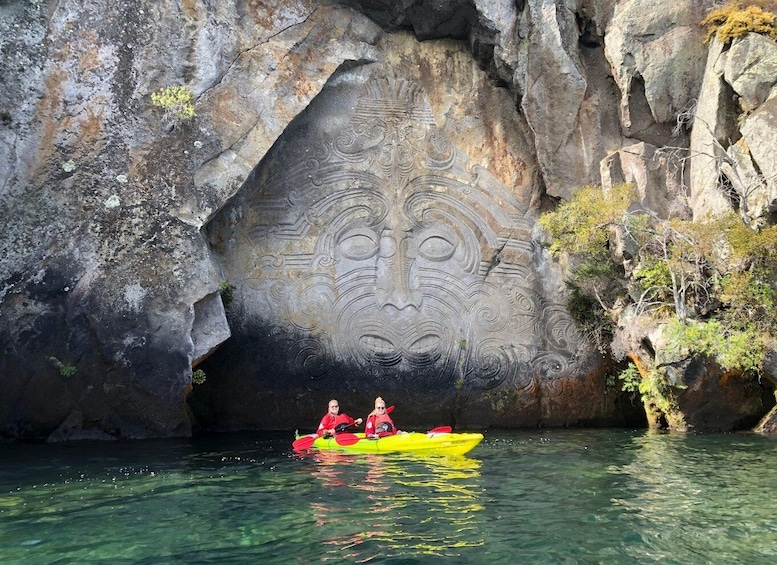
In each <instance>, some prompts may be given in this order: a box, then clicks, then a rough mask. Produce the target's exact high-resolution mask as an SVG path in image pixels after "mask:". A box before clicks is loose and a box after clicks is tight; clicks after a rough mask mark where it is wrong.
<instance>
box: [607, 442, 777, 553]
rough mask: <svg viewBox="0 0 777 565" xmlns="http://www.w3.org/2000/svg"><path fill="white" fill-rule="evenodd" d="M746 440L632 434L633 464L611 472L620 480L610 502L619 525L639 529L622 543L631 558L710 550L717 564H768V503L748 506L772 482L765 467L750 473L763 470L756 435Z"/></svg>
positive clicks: (776, 540) (773, 535)
mask: <svg viewBox="0 0 777 565" xmlns="http://www.w3.org/2000/svg"><path fill="white" fill-rule="evenodd" d="M747 437H748V436H742V441H739V442H737V441H732V439H731V438H730V437H726V436H712V437H710V436H705V437H701V436H686V435H680V434H665V433H657V432H649V433H645V434H643V435H640V436H636V437H634V438H633V440H632V444H633V445H632V446H631V447H632V448H633V454H634V459H633V461H632V462H631V463H629V464H626V465H623V466H621V467H617V468H612V469H611V472H612V473H613V474H614V475H616V476H619V479H618V482H619V483H620V489H619V490H618V491H616V492H617V493H618V494H620V496H615V497H613V499H612V503H613V505H615V506H616V507H618V508H619V509H620V516H621V520H622V521H623V523H624V524H631V527H632V528H633V529H634V530H635V531H638V532H641V533H642V539H641V540H640V541H641V544H640V547H638V548H625V549H626V550H627V551H628V553H630V554H631V555H632V557H635V558H644V557H645V556H646V555H648V554H649V555H650V556H651V558H653V559H655V558H661V557H662V556H663V557H664V558H670V557H672V556H676V555H677V554H678V551H679V550H681V551H683V552H684V553H685V552H687V553H688V554H690V555H705V554H706V555H715V556H716V561H717V562H721V563H724V562H725V563H733V562H740V561H739V560H740V559H741V558H742V556H748V557H749V559H751V561H749V562H751V563H756V562H764V563H766V562H769V563H773V562H775V558H777V529H775V523H776V522H775V520H774V515H773V513H772V508H773V505H769V506H768V507H765V506H764V505H762V504H758V503H755V501H756V500H757V498H758V492H761V493H762V494H763V495H764V496H771V495H773V494H774V493H775V488H774V481H773V480H772V479H771V478H770V475H771V473H770V472H767V473H764V474H763V475H762V476H759V474H760V473H759V472H758V471H757V470H758V469H759V468H761V469H762V470H766V469H767V468H769V467H770V465H769V464H768V463H767V462H766V461H765V453H764V450H763V438H760V439H759V441H758V442H757V443H756V442H750V441H748V439H747ZM766 459H768V457H767V458H766ZM754 471H755V473H756V474H755V475H754V474H753V473H754ZM754 488H755V489H756V490H755V491H754V490H753V489H754ZM755 539H758V540H759V542H758V545H759V546H760V548H757V547H755V545H754V543H753V541H754V540H755ZM764 548H769V549H767V550H765V549H764Z"/></svg>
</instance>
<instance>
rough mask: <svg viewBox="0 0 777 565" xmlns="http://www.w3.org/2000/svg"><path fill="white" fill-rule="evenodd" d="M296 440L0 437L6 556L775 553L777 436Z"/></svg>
mask: <svg viewBox="0 0 777 565" xmlns="http://www.w3.org/2000/svg"><path fill="white" fill-rule="evenodd" d="M291 439H292V438H291V436H290V435H289V434H284V435H283V436H280V435H278V434H238V435H225V436H209V437H201V438H194V439H186V440H159V441H143V442H112V443H81V444H64V445H4V446H0V563H3V564H8V563H25V564H26V563H34V564H47V563H58V564H59V563H111V564H124V563H127V564H129V563H132V564H160V563H186V564H198V563H256V564H267V563H269V564H274V563H281V564H285V563H395V564H399V563H402V564H411V563H419V564H421V563H423V564H426V563H442V562H445V563H473V564H480V563H484V564H486V563H487V564H502V563H503V564H508V563H509V564H512V563H564V564H569V563H613V564H615V563H617V564H621V563H662V564H667V563H677V564H693V563H700V564H701V563H726V564H734V563H743V564H754V563H775V562H777V476H775V474H777V438H771V437H763V436H758V435H752V434H745V435H708V436H684V435H674V434H666V433H657V432H648V431H644V430H639V431H628V430H569V431H567V430H557V431H556V430H543V431H521V432H502V431H498V432H492V431H489V432H487V433H486V439H485V440H484V442H483V443H482V444H481V445H479V446H478V447H477V448H475V449H474V450H473V451H472V452H470V454H468V455H467V456H464V457H452V458H445V457H429V458H421V457H406V456H396V455H383V456H365V455H360V456H351V455H340V454H335V453H321V452H312V453H309V454H306V455H299V454H294V453H292V452H291V450H290V446H291Z"/></svg>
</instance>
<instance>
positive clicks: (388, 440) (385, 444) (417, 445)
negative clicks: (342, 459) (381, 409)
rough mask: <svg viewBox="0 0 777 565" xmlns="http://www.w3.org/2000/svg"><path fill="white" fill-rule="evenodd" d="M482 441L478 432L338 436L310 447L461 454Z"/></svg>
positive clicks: (319, 440) (360, 451)
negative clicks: (379, 436)
mask: <svg viewBox="0 0 777 565" xmlns="http://www.w3.org/2000/svg"><path fill="white" fill-rule="evenodd" d="M482 440H483V434H480V433H416V432H407V433H399V434H396V435H393V436H385V437H382V438H378V439H371V438H367V437H365V435H364V434H362V433H359V434H341V435H338V436H335V437H333V438H331V437H330V438H323V437H319V438H316V440H315V441H314V442H313V444H312V445H311V447H314V448H316V449H326V450H337V451H345V452H348V453H397V452H402V453H425V454H434V453H437V454H442V455H464V454H465V453H467V452H469V451H471V450H472V449H473V448H474V447H475V446H476V445H477V444H479V443H480V442H481V441H482Z"/></svg>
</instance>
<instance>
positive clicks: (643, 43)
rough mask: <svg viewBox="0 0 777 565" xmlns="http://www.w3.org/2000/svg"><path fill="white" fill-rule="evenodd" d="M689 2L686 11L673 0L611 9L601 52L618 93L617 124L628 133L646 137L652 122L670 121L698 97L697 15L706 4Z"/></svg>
mask: <svg viewBox="0 0 777 565" xmlns="http://www.w3.org/2000/svg"><path fill="white" fill-rule="evenodd" d="M692 4H693V5H694V6H693V9H689V8H688V5H687V4H684V3H681V2H676V1H674V0H657V1H656V0H629V1H626V2H619V3H618V4H617V5H616V7H615V11H614V14H613V17H612V20H611V22H610V27H609V28H608V32H609V33H608V34H607V40H606V42H605V53H606V55H607V59H608V60H609V61H610V64H611V65H612V68H613V76H614V77H615V80H616V82H617V83H618V87H619V88H620V91H621V105H620V110H621V122H622V124H623V127H624V129H625V131H626V132H627V135H629V136H632V137H639V138H640V139H644V140H645V141H651V140H650V139H645V138H644V137H643V136H644V135H646V130H647V129H648V128H650V127H652V125H653V123H655V124H664V123H670V124H672V125H674V122H675V118H676V116H677V114H678V113H679V112H680V111H681V110H683V109H684V108H686V107H687V106H688V103H689V101H691V100H692V99H694V98H696V96H697V93H698V91H699V86H700V82H699V79H700V78H701V76H702V70H703V68H704V61H705V57H706V54H707V50H706V48H705V46H704V45H703V43H702V39H703V33H704V31H703V29H702V28H701V27H700V26H699V25H698V24H699V16H698V14H700V13H702V11H703V10H704V8H705V7H706V6H710V5H711V2H706V1H699V0H696V1H694V2H692ZM643 103H646V104H647V108H648V112H645V111H644V107H640V106H641V104H643ZM635 109H636V110H637V111H636V112H634V110H635ZM651 116H652V120H651V119H650V118H651ZM654 144H655V145H658V143H654Z"/></svg>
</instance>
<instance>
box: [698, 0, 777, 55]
mask: <svg viewBox="0 0 777 565" xmlns="http://www.w3.org/2000/svg"><path fill="white" fill-rule="evenodd" d="M701 23H702V25H703V26H707V28H708V29H707V37H706V38H705V40H704V41H705V43H706V42H708V41H709V40H710V39H712V38H713V37H717V39H718V41H720V42H721V43H723V44H726V43H728V42H730V41H731V40H732V39H735V38H737V37H741V36H743V35H745V34H746V33H760V34H762V35H765V36H767V37H771V38H772V39H777V1H775V0H749V1H747V0H731V1H729V2H727V3H726V5H725V6H723V7H721V8H718V9H717V10H713V11H712V12H710V13H709V14H708V15H707V17H706V18H704V20H702V22H701Z"/></svg>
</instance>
